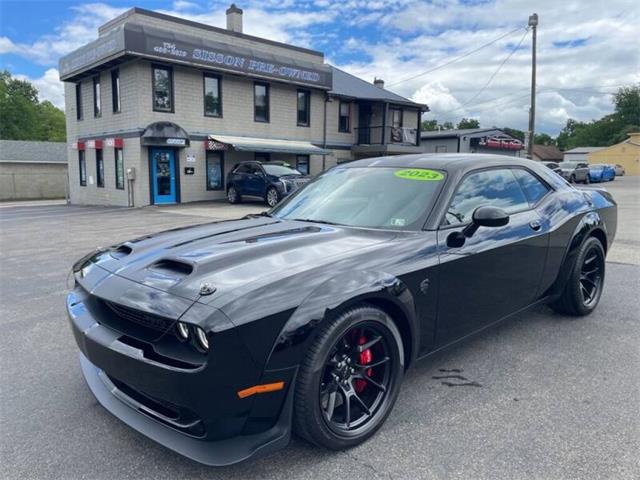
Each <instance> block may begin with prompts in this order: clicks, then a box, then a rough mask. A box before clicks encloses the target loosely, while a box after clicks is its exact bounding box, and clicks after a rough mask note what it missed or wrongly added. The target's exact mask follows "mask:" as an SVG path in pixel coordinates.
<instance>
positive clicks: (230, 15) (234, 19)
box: [227, 3, 242, 33]
mask: <svg viewBox="0 0 640 480" xmlns="http://www.w3.org/2000/svg"><path fill="white" fill-rule="evenodd" d="M227 30H231V31H232V32H238V33H242V9H241V8H238V7H236V4H235V3H232V4H231V6H230V7H229V8H227Z"/></svg>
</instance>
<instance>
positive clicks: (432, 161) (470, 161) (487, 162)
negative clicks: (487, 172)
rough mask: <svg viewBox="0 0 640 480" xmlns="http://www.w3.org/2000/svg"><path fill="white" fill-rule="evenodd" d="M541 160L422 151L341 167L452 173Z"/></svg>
mask: <svg viewBox="0 0 640 480" xmlns="http://www.w3.org/2000/svg"><path fill="white" fill-rule="evenodd" d="M540 164H541V162H538V161H535V160H528V159H524V158H518V157H511V156H509V155H491V154H483V153H420V154H415V155H394V156H388V157H378V158H365V159H363V160H356V161H353V162H349V163H342V164H340V167H346V168H357V167H403V168H427V169H433V170H445V171H447V172H449V173H450V174H453V173H455V172H458V171H466V170H470V169H475V168H479V167H480V168H481V167H494V166H522V167H527V166H528V167H532V166H533V165H540Z"/></svg>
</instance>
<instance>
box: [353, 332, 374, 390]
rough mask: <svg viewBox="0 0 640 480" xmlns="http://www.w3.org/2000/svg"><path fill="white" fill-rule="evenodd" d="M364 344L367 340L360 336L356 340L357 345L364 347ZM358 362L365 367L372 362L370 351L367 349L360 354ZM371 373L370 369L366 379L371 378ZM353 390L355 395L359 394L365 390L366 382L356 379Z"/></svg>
mask: <svg viewBox="0 0 640 480" xmlns="http://www.w3.org/2000/svg"><path fill="white" fill-rule="evenodd" d="M365 343H367V338H366V337H365V336H364V335H362V336H360V338H359V339H358V345H364V344H365ZM359 360H360V365H367V364H368V363H371V362H372V361H373V353H371V349H370V348H367V349H366V350H364V351H363V352H361V353H360V358H359ZM372 371H373V369H371V368H369V369H368V370H367V372H366V373H367V376H368V377H370V376H371V373H372ZM353 388H355V390H356V392H357V393H361V392H362V391H364V389H365V388H367V381H366V380H362V379H361V378H356V380H355V383H354V386H353Z"/></svg>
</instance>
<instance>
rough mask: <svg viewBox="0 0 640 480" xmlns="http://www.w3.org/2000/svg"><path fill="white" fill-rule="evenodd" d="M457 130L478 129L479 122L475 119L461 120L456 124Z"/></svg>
mask: <svg viewBox="0 0 640 480" xmlns="http://www.w3.org/2000/svg"><path fill="white" fill-rule="evenodd" d="M457 128H458V130H462V129H465V128H480V122H479V121H478V120H477V119H475V118H463V119H462V120H460V122H459V123H458V127H457Z"/></svg>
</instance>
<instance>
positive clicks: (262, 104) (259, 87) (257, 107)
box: [253, 82, 269, 122]
mask: <svg viewBox="0 0 640 480" xmlns="http://www.w3.org/2000/svg"><path fill="white" fill-rule="evenodd" d="M253 119H254V120H255V121H256V122H268V121H269V85H268V84H266V83H258V82H256V83H254V84H253Z"/></svg>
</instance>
